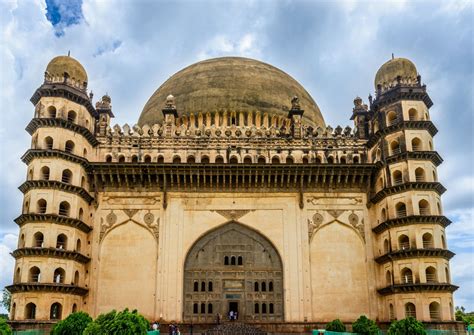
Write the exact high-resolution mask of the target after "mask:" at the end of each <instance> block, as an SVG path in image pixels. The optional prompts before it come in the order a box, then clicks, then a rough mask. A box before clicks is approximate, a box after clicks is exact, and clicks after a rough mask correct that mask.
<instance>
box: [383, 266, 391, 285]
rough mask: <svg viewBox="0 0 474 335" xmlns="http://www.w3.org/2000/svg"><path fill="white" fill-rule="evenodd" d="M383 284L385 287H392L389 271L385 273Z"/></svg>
mask: <svg viewBox="0 0 474 335" xmlns="http://www.w3.org/2000/svg"><path fill="white" fill-rule="evenodd" d="M385 284H386V285H387V286H391V285H392V273H391V272H390V270H387V272H386V273H385Z"/></svg>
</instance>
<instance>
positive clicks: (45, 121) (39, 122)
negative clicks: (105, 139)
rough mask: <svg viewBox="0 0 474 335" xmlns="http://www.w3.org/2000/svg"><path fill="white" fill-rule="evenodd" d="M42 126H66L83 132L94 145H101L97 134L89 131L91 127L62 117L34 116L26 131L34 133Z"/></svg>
mask: <svg viewBox="0 0 474 335" xmlns="http://www.w3.org/2000/svg"><path fill="white" fill-rule="evenodd" d="M42 127H55V128H64V129H67V130H71V131H73V132H75V133H78V134H81V135H82V136H84V138H85V139H86V140H87V141H88V142H89V143H90V145H92V146H93V147H95V146H97V145H99V141H98V140H97V139H96V138H95V136H94V135H93V134H92V133H91V132H90V131H89V129H87V128H85V127H82V126H80V125H78V124H76V123H74V122H71V121H68V120H64V119H61V118H34V119H32V120H31V121H30V123H29V124H28V125H27V126H26V128H25V129H26V131H27V132H28V133H29V134H30V135H33V134H34V132H35V131H36V130H37V129H38V128H42Z"/></svg>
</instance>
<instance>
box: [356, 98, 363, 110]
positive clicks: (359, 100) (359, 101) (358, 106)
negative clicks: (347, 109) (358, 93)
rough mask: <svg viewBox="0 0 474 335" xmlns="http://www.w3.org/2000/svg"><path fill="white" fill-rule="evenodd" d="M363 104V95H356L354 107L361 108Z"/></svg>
mask: <svg viewBox="0 0 474 335" xmlns="http://www.w3.org/2000/svg"><path fill="white" fill-rule="evenodd" d="M361 106H362V98H361V97H356V98H355V99H354V107H356V108H360V107H361Z"/></svg>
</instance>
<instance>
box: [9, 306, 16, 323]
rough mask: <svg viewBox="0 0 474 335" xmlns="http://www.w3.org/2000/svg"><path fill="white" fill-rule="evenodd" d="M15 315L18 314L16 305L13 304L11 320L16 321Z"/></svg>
mask: <svg viewBox="0 0 474 335" xmlns="http://www.w3.org/2000/svg"><path fill="white" fill-rule="evenodd" d="M15 314H16V303H15V302H14V303H13V304H12V309H11V310H10V319H11V320H15Z"/></svg>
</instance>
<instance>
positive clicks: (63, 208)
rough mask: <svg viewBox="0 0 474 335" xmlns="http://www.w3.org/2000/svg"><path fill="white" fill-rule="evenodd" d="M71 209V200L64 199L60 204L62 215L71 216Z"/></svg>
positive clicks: (60, 213)
mask: <svg viewBox="0 0 474 335" xmlns="http://www.w3.org/2000/svg"><path fill="white" fill-rule="evenodd" d="M70 210H71V205H69V202H67V201H62V202H61V203H60V204H59V212H58V214H59V215H61V216H69V211H70Z"/></svg>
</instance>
